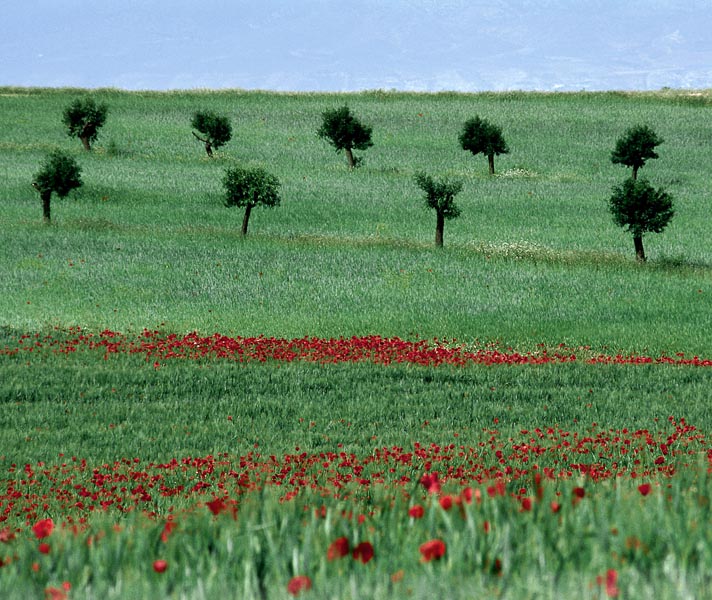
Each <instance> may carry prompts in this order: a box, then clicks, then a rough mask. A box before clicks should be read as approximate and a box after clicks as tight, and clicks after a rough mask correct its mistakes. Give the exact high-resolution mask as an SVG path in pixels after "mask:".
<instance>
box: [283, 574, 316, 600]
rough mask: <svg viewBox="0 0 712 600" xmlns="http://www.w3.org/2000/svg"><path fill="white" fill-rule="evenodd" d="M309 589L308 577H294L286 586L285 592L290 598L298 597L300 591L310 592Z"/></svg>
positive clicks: (309, 581) (309, 580) (310, 585)
mask: <svg viewBox="0 0 712 600" xmlns="http://www.w3.org/2000/svg"><path fill="white" fill-rule="evenodd" d="M311 587H312V582H311V579H309V576H308V575H295V576H294V577H292V578H291V579H290V580H289V583H288V584H287V592H289V593H290V594H291V595H292V596H298V595H299V594H300V593H301V592H302V591H306V590H310V589H311Z"/></svg>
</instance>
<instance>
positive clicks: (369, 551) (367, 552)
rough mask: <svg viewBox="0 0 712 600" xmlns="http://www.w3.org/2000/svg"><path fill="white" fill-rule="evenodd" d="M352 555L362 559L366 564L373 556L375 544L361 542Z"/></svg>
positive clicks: (356, 558) (355, 558)
mask: <svg viewBox="0 0 712 600" xmlns="http://www.w3.org/2000/svg"><path fill="white" fill-rule="evenodd" d="M352 556H353V557H354V560H360V561H361V562H362V563H363V564H364V565H365V564H366V563H367V562H368V561H369V560H371V559H372V558H373V546H372V545H371V542H361V543H360V544H359V545H358V546H356V547H355V548H354V551H353V553H352Z"/></svg>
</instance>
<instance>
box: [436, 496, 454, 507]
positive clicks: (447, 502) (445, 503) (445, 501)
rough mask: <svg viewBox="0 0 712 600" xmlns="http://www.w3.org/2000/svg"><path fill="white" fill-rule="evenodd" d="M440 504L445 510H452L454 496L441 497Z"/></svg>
mask: <svg viewBox="0 0 712 600" xmlns="http://www.w3.org/2000/svg"><path fill="white" fill-rule="evenodd" d="M439 502H440V506H441V508H442V509H443V510H450V509H451V508H452V496H440V500H439Z"/></svg>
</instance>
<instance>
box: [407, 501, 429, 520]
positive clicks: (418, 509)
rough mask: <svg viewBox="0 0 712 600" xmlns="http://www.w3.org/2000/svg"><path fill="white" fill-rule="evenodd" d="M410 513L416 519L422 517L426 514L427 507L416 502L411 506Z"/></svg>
mask: <svg viewBox="0 0 712 600" xmlns="http://www.w3.org/2000/svg"><path fill="white" fill-rule="evenodd" d="M408 514H409V515H410V516H411V517H413V518H414V519H422V518H423V515H425V509H424V508H423V507H422V506H421V505H420V504H416V505H415V506H411V507H410V510H408Z"/></svg>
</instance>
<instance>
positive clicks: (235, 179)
mask: <svg viewBox="0 0 712 600" xmlns="http://www.w3.org/2000/svg"><path fill="white" fill-rule="evenodd" d="M223 186H224V187H225V192H226V200H225V206H227V207H228V208H230V207H234V206H237V207H239V208H243V207H244V209H245V215H244V217H243V219H242V235H243V236H245V235H247V225H248V224H249V222H250V213H251V212H252V209H253V208H254V207H255V206H267V207H273V206H278V205H279V202H280V197H279V186H280V184H279V180H278V179H277V178H276V177H275V176H274V175H271V174H270V173H268V172H267V171H265V170H264V169H262V168H260V167H255V168H246V167H232V168H230V169H228V170H227V171H226V172H225V176H224V177H223Z"/></svg>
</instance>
